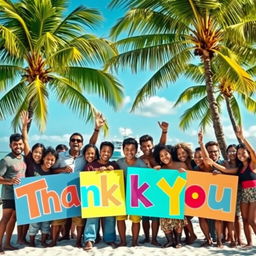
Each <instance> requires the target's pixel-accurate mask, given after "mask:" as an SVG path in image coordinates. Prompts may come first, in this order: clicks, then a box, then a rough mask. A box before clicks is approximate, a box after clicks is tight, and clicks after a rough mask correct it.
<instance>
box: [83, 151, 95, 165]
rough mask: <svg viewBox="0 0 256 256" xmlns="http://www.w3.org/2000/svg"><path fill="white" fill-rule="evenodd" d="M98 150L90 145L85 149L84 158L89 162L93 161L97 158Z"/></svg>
mask: <svg viewBox="0 0 256 256" xmlns="http://www.w3.org/2000/svg"><path fill="white" fill-rule="evenodd" d="M95 157H96V152H95V149H94V148H92V147H90V148H88V149H87V150H86V151H85V154H84V158H85V160H86V161H87V162H88V163H91V162H93V161H94V160H95Z"/></svg>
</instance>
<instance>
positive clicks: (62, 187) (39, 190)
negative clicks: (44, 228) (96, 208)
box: [14, 173, 81, 225]
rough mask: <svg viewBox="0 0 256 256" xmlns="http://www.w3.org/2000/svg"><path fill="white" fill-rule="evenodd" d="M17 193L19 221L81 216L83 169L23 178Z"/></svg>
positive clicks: (40, 220) (23, 222) (24, 222)
mask: <svg viewBox="0 0 256 256" xmlns="http://www.w3.org/2000/svg"><path fill="white" fill-rule="evenodd" d="M14 194H15V205H16V214H17V224H18V225H22V224H28V223H36V222H42V221H49V220H57V219H66V218H70V217H75V216H81V207H80V197H79V173H69V174H53V175H46V176H36V177H30V178H23V179H21V183H20V184H19V185H17V186H14Z"/></svg>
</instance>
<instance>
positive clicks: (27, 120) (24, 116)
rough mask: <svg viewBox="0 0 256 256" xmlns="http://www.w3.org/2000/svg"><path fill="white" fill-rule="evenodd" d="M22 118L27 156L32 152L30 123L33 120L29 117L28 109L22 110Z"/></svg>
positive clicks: (22, 130)
mask: <svg viewBox="0 0 256 256" xmlns="http://www.w3.org/2000/svg"><path fill="white" fill-rule="evenodd" d="M20 120H21V125H22V127H21V133H22V136H23V141H24V153H25V155H26V156H27V155H28V154H29V152H30V150H31V149H30V146H29V142H28V124H29V123H30V121H31V118H28V112H27V111H22V112H21V116H20Z"/></svg>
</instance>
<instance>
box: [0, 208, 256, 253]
mask: <svg viewBox="0 0 256 256" xmlns="http://www.w3.org/2000/svg"><path fill="white" fill-rule="evenodd" d="M1 209H2V207H1ZM0 216H2V210H0ZM192 222H193V226H194V230H195V233H196V234H197V237H198V239H197V241H196V242H195V243H194V244H193V245H191V246H188V245H184V246H183V247H182V248H180V249H174V248H157V247H154V246H152V245H151V244H144V245H141V246H138V247H131V230H130V227H131V226H130V222H129V221H127V222H126V223H127V234H128V235H127V241H128V246H127V247H119V248H117V249H112V248H111V247H110V246H108V245H106V244H105V243H103V242H100V243H99V244H97V245H95V247H94V248H93V249H92V250H91V251H89V252H85V251H84V250H83V249H79V248H76V247H74V244H75V240H68V241H67V240H66V241H61V242H58V245H57V246H55V247H53V248H42V247H41V245H40V242H39V240H37V241H36V247H35V248H32V247H21V246H19V247H20V249H19V250H16V251H5V255H10V256H12V255H13V256H14V255H15V256H25V255H29V256H57V255H61V256H66V255H67V256H72V255H74V256H79V255H86V254H88V255H90V256H91V255H96V256H100V255H104V256H132V255H138V256H144V255H145V256H172V255H179V256H206V255H218V256H219V255H232V256H234V255H256V246H254V247H253V248H252V249H250V250H244V249H241V248H230V247H228V246H227V245H226V244H225V245H224V248H223V249H219V248H217V247H211V248H202V247H200V244H201V243H202V241H203V235H202V232H201V230H200V227H199V224H198V221H197V218H195V217H194V218H193V220H192ZM39 238H40V235H38V239H39ZM16 239H17V229H16V228H15V230H14V234H13V237H12V244H13V245H14V246H16V244H15V243H16ZM140 239H143V231H142V228H141V231H140ZM158 240H159V242H160V243H162V244H163V243H165V241H166V240H165V238H164V234H163V232H162V231H160V232H159V239H158ZM244 242H245V240H244ZM254 245H256V239H255V236H254Z"/></svg>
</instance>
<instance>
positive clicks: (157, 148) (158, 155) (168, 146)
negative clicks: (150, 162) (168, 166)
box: [153, 144, 173, 166]
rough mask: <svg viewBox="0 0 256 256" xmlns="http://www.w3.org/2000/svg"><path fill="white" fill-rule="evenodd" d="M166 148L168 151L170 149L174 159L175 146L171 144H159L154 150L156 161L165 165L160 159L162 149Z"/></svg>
mask: <svg viewBox="0 0 256 256" xmlns="http://www.w3.org/2000/svg"><path fill="white" fill-rule="evenodd" d="M163 149H165V150H166V151H168V152H169V153H170V155H171V157H172V159H173V146H171V145H163V144H158V145H156V146H155V147H154V152H153V157H154V159H155V161H156V162H157V163H158V164H159V165H161V166H162V165H163V163H162V162H161V160H160V151H161V150H163Z"/></svg>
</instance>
